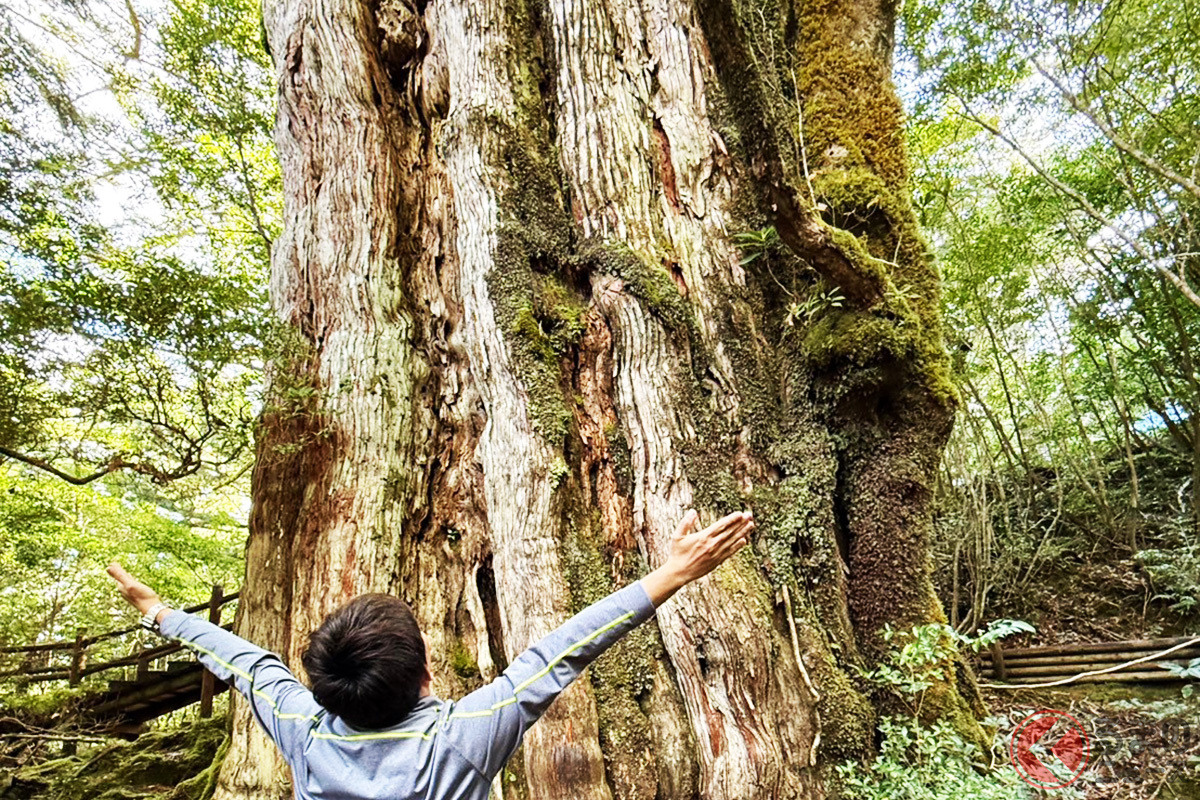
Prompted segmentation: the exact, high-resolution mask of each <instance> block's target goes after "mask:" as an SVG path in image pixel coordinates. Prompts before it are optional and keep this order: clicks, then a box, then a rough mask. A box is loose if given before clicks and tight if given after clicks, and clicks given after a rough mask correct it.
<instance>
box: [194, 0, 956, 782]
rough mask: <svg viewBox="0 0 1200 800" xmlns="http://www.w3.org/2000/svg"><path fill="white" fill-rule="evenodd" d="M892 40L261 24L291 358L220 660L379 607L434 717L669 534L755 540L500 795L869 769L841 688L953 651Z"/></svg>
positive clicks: (753, 15)
mask: <svg viewBox="0 0 1200 800" xmlns="http://www.w3.org/2000/svg"><path fill="white" fill-rule="evenodd" d="M889 15H890V11H888V10H886V9H885V8H884V6H882V5H880V4H878V3H872V2H869V1H868V0H862V2H853V3H835V2H832V0H769V1H768V2H767V3H765V4H755V5H753V7H751V6H743V5H742V0H694V2H693V0H641V1H640V2H634V0H270V1H269V2H267V3H266V5H265V8H264V21H265V24H266V28H267V33H268V40H269V44H270V49H271V52H272V53H273V54H275V56H274V57H275V61H276V70H277V77H278V81H279V100H280V108H279V116H278V123H277V130H276V138H277V142H278V146H279V154H280V161H281V165H282V168H283V175H284V188H285V210H284V218H285V219H284V223H285V225H284V234H283V235H282V237H281V238H280V240H279V241H278V242H277V243H276V247H275V251H274V254H273V263H272V278H271V287H270V289H271V298H272V303H273V304H274V307H275V309H276V311H277V314H278V316H279V320H280V323H281V327H282V328H283V330H284V333H283V335H282V336H281V342H282V344H281V348H280V355H279V358H278V359H277V363H276V365H275V367H274V368H273V370H272V373H271V379H270V383H271V386H270V397H271V398H272V399H271V401H270V403H269V405H268V409H267V411H266V412H264V415H263V418H262V421H261V425H262V431H261V436H260V438H259V454H258V462H257V464H256V469H255V474H254V499H255V510H254V514H253V516H252V522H251V538H250V543H249V547H248V558H247V579H246V588H245V589H244V595H243V597H244V601H243V605H242V615H241V618H240V622H239V625H240V630H241V631H242V632H243V633H245V634H247V635H249V636H250V637H251V638H254V639H256V640H257V641H260V642H262V643H264V644H265V645H267V646H269V647H274V648H276V649H278V650H280V651H281V652H283V653H284V654H285V656H286V657H287V658H289V660H290V661H291V662H292V663H293V664H298V661H299V659H298V656H299V653H300V652H301V650H302V649H303V646H304V642H305V639H306V636H307V633H308V632H309V631H310V630H312V629H313V628H314V627H315V626H316V624H317V623H318V622H319V621H320V619H321V618H322V617H323V616H324V615H325V614H326V613H327V612H329V611H330V610H332V609H333V608H334V607H336V606H337V605H339V604H340V603H341V602H343V601H345V600H346V599H349V598H350V597H351V596H353V595H355V594H358V593H361V592H364V591H371V590H382V591H392V592H395V593H398V594H400V595H402V596H404V597H405V598H406V599H408V600H409V602H410V603H412V605H413V607H414V608H415V610H416V613H417V616H418V619H419V621H420V623H421V625H422V628H423V629H424V630H425V631H426V633H427V635H428V636H429V638H430V640H431V643H432V644H433V659H434V665H435V672H436V674H437V678H436V681H435V686H434V690H435V692H437V693H439V694H444V695H450V696H454V695H457V694H459V693H462V692H464V691H467V690H469V689H470V688H473V687H475V686H477V685H479V684H480V683H481V682H483V681H486V680H490V679H491V678H493V677H495V675H496V674H497V673H498V672H499V671H500V670H502V669H503V668H504V666H505V664H507V662H508V661H509V660H510V659H512V658H513V657H514V656H516V655H517V654H518V653H519V652H520V651H521V650H523V649H524V648H525V647H527V646H528V645H529V644H532V643H533V642H534V641H535V640H536V639H538V638H539V637H541V636H542V635H544V634H545V633H547V632H549V631H550V630H552V629H553V628H554V627H556V626H557V625H558V624H559V623H560V622H562V621H563V620H564V619H565V618H566V617H567V616H568V615H569V614H571V613H572V612H573V611H574V610H576V609H578V608H580V607H582V606H583V605H586V604H587V603H589V602H591V601H593V600H595V599H598V598H599V597H600V596H602V595H604V594H606V593H607V592H608V591H611V590H612V589H613V588H616V587H617V586H619V585H621V584H623V583H625V582H627V581H630V580H634V579H636V578H637V577H639V576H640V575H642V574H643V573H644V572H645V571H646V570H647V569H648V568H650V567H653V566H655V565H657V564H658V563H660V562H661V561H662V560H663V559H664V558H665V557H666V556H667V549H668V547H669V537H670V532H671V531H672V530H673V528H674V525H675V523H676V522H677V521H678V519H679V518H680V516H681V515H682V514H683V513H684V511H685V510H686V509H687V508H689V507H692V506H695V507H697V508H699V509H700V511H701V514H702V516H704V517H706V518H712V517H716V516H717V515H719V514H722V513H724V512H727V511H730V510H733V509H735V508H739V507H751V508H753V509H754V511H755V515H756V518H757V519H758V522H759V526H758V533H757V537H756V540H755V542H754V547H753V548H747V549H746V550H743V551H742V552H741V553H740V554H739V555H738V557H737V558H735V559H733V560H732V561H731V562H730V563H729V564H727V565H725V566H723V567H722V568H721V569H719V570H718V571H717V572H715V573H714V574H713V575H711V576H709V577H708V578H706V579H704V580H703V581H701V582H699V583H698V584H695V585H693V586H690V587H687V588H686V589H685V590H683V591H682V592H680V593H679V594H678V595H677V596H676V598H675V599H673V600H672V601H671V602H670V603H668V604H667V605H666V606H664V607H663V608H662V609H661V610H660V612H659V614H658V617H657V622H656V624H649V625H646V626H644V627H643V629H641V630H639V631H637V632H636V633H635V634H633V635H631V636H630V637H628V638H627V640H626V641H625V642H623V643H622V644H621V645H619V646H618V647H616V648H614V650H613V651H612V652H611V653H610V654H608V655H606V656H605V657H604V658H603V659H601V661H600V662H598V663H597V664H596V665H595V666H594V667H593V668H592V670H591V671H590V680H587V681H579V682H577V683H576V685H574V686H573V687H572V688H571V689H570V690H568V691H567V692H566V693H565V694H564V695H563V696H562V697H561V698H560V699H559V700H558V701H557V702H556V703H555V705H554V706H553V708H552V709H551V711H550V712H549V713H548V714H547V715H546V717H545V718H544V719H543V720H542V721H541V722H540V723H539V724H538V725H537V726H535V727H534V728H533V729H532V730H531V732H530V734H529V735H528V737H527V739H526V743H525V746H524V748H523V750H522V755H521V756H520V757H518V758H517V759H514V763H512V764H510V767H509V769H507V770H506V771H505V772H504V773H503V774H502V775H501V776H500V777H499V778H498V779H497V781H496V783H495V785H494V787H493V790H494V795H495V796H496V797H500V798H543V797H544V798H560V797H572V798H596V800H608V798H619V799H620V800H625V799H626V798H629V799H630V800H632V799H633V798H637V799H638V800H642V799H644V800H675V799H678V800H684V799H685V798H693V797H697V796H699V797H703V798H712V799H713V800H734V799H735V798H736V799H737V800H741V799H743V798H813V799H815V798H821V797H823V796H824V795H825V788H824V780H825V778H826V777H827V774H828V770H829V768H830V767H832V766H833V765H834V764H836V763H838V762H840V761H842V760H845V759H852V758H861V757H863V756H865V755H868V754H869V753H870V751H871V747H872V740H873V735H874V725H875V709H874V708H873V707H872V706H871V704H870V702H869V701H868V700H867V698H866V697H865V696H864V695H862V694H860V693H859V691H858V690H857V689H856V687H855V682H854V680H852V679H851V677H850V675H851V674H853V671H852V669H851V667H853V666H860V665H862V664H864V663H867V662H868V661H869V659H871V658H873V657H876V656H877V655H878V653H879V646H880V642H879V639H878V635H877V634H878V628H879V626H880V625H882V624H883V623H884V622H892V623H894V624H900V623H902V624H904V625H909V624H915V623H918V622H922V621H929V620H934V619H939V618H940V611H939V609H938V608H937V607H936V602H935V600H934V597H933V594H932V591H931V589H930V586H929V581H928V577H927V575H926V572H925V570H926V566H925V562H926V555H927V554H926V550H925V548H926V547H927V544H926V529H927V527H928V524H929V513H930V512H929V506H928V491H927V486H928V480H929V476H930V475H931V474H932V472H931V471H932V469H933V468H934V466H935V465H936V463H937V457H938V454H939V453H940V450H941V447H942V445H943V442H944V440H945V435H946V432H947V431H948V425H949V421H950V410H951V408H952V399H951V394H952V393H950V392H943V391H942V388H943V383H941V382H940V381H941V377H942V374H943V372H944V361H945V359H944V353H943V352H942V350H941V342H940V332H939V327H938V325H939V321H938V319H937V313H936V309H937V303H936V293H937V282H936V275H935V273H934V272H933V270H932V268H931V267H930V265H929V263H928V259H927V257H926V256H925V254H924V250H923V245H922V244H921V243H920V239H919V236H917V235H916V229H915V221H914V219H913V216H912V213H911V207H910V206H909V205H908V200H907V186H906V184H905V181H906V175H907V172H906V167H905V166H904V154H903V150H902V148H901V145H900V142H901V137H900V128H899V125H900V116H899V106H898V103H897V101H896V99H895V95H894V92H893V90H892V88H891V86H890V83H889V82H888V70H887V68H886V61H887V59H888V58H889V57H890V30H891V19H890V16H889ZM801 118H802V119H804V120H805V129H804V131H803V135H804V137H805V141H806V142H807V143H808V144H809V146H810V147H811V148H812V149H811V150H810V151H809V152H810V156H809V158H808V159H802V158H798V157H797V155H798V154H799V153H800V146H799V137H800V134H801V131H800V130H799V127H798V122H799V120H800V119H801ZM858 119H861V120H862V121H863V124H862V125H861V126H859V127H858V128H855V127H853V126H850V127H846V126H845V125H843V124H842V123H844V122H846V121H847V120H850V121H851V122H853V121H854V120H858ZM804 164H809V165H810V166H811V167H812V170H813V172H812V173H811V174H810V173H807V172H804V171H803V170H804V169H807V167H806V166H803V165H804ZM800 187H803V191H801V188H800ZM817 209H823V210H822V211H821V212H820V213H818V210H817ZM768 224H773V225H774V226H775V227H776V228H777V229H778V230H779V232H780V234H781V236H782V238H783V240H784V242H785V243H786V244H787V245H788V246H789V248H790V251H791V252H786V251H784V252H778V251H776V250H770V249H768V250H766V251H764V252H762V253H759V254H758V256H756V258H754V259H753V260H747V261H743V258H744V255H745V254H743V253H741V252H739V251H738V250H737V249H736V248H735V247H734V246H733V244H731V236H732V234H736V233H746V232H749V231H754V230H757V229H761V228H764V227H765V226H766V225H768ZM831 290H836V291H839V292H841V293H843V294H844V296H845V297H846V298H847V299H848V300H849V301H850V302H849V303H848V304H846V305H847V307H846V308H844V309H843V308H841V306H840V305H837V306H831V307H828V308H824V307H821V306H820V303H819V302H815V301H814V298H816V300H819V298H820V297H822V296H824V294H823V293H827V292H829V291H831ZM801 306H803V307H806V308H813V309H815V310H813V311H811V312H807V313H806V314H804V315H802V316H799V317H798V316H797V313H796V311H795V308H797V307H801ZM847 560H848V563H847ZM962 674H963V675H964V676H965V677H964V678H963V680H962V686H961V689H962V691H964V692H965V693H966V695H967V696H968V697H969V698H972V699H973V695H972V692H973V684H972V683H971V679H970V676H969V674H967V673H966V672H965V671H963V672H962ZM937 694H938V698H937V702H936V703H932V704H931V705H932V706H933V707H934V710H933V712H932V713H934V714H943V715H946V716H949V717H950V718H951V719H952V720H953V721H954V722H955V723H956V724H957V725H958V726H959V727H960V729H962V730H964V731H966V732H967V733H968V734H970V732H971V730H972V729H974V730H976V731H977V730H978V729H977V728H973V726H974V721H973V719H972V718H971V717H970V713H969V711H968V710H967V708H966V703H965V701H964V700H963V696H962V695H961V694H960V693H959V687H954V686H946V687H941V688H940V690H939V692H938V693H937ZM234 728H235V731H234V734H235V735H234V739H233V744H232V747H231V750H230V753H229V756H228V757H227V759H226V761H225V764H224V766H223V768H222V771H221V775H220V780H219V786H218V793H219V795H220V798H221V800H226V798H233V797H236V798H247V797H254V798H264V799H265V798H275V797H279V798H282V797H283V796H284V795H285V794H286V793H287V790H286V773H285V772H284V771H283V770H282V766H281V765H280V764H279V763H278V762H277V761H276V760H275V759H273V758H272V757H271V756H270V755H269V749H268V745H267V744H266V742H265V740H264V739H263V738H262V737H261V736H259V735H258V734H257V733H256V732H254V730H253V727H252V722H251V720H250V719H249V717H248V715H247V714H246V713H245V712H244V710H239V711H238V712H236V714H235V723H234Z"/></svg>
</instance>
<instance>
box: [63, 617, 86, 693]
mask: <svg viewBox="0 0 1200 800" xmlns="http://www.w3.org/2000/svg"><path fill="white" fill-rule="evenodd" d="M86 635H87V628H79V629H78V630H76V631H75V645H74V646H73V647H72V648H71V667H70V669H68V670H67V683H68V684H69V685H71V686H78V685H79V679H80V676H79V673H80V672H81V671H82V670H83V656H84V647H83V637H84V636H86Z"/></svg>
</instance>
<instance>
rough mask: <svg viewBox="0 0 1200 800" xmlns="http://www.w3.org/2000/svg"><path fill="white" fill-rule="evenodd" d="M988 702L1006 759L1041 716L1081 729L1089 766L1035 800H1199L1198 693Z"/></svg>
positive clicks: (1040, 693)
mask: <svg viewBox="0 0 1200 800" xmlns="http://www.w3.org/2000/svg"><path fill="white" fill-rule="evenodd" d="M985 697H986V699H987V701H988V707H989V708H990V709H991V713H992V717H993V720H992V721H994V722H995V723H996V725H997V728H998V730H997V735H996V738H997V741H998V742H1000V743H1002V744H1003V749H1004V751H1005V753H1006V754H1009V753H1010V747H1009V745H1010V743H1011V742H1012V737H1013V732H1014V731H1015V730H1018V729H1019V728H1020V727H1021V724H1022V721H1023V720H1026V719H1027V718H1028V717H1029V716H1030V715H1031V714H1034V713H1035V712H1037V711H1039V710H1041V709H1051V710H1055V711H1060V712H1065V714H1068V715H1070V716H1071V717H1073V718H1074V719H1075V720H1078V722H1079V724H1080V726H1081V727H1082V728H1083V731H1084V735H1085V738H1086V750H1087V752H1088V758H1087V766H1086V767H1083V768H1078V767H1077V768H1076V769H1077V770H1078V777H1077V779H1076V780H1075V782H1074V783H1073V784H1072V785H1071V786H1070V788H1069V789H1054V790H1051V789H1040V790H1038V791H1037V792H1035V795H1036V796H1038V797H1064V798H1065V797H1074V798H1081V800H1200V691H1197V692H1196V693H1195V694H1193V695H1192V696H1191V697H1190V698H1184V697H1183V694H1182V692H1181V690H1180V688H1179V687H1178V686H1172V687H1143V686H1129V685H1126V684H1087V685H1076V686H1071V687H1062V688H1056V689H1036V690H1030V689H1023V690H1017V691H1008V690H1005V691H999V690H989V691H988V692H987V693H986V694H985ZM1049 738H1050V737H1048V739H1049ZM1045 758H1046V760H1047V762H1049V761H1051V760H1053V757H1052V756H1049V755H1048V754H1046V755H1045ZM1001 768H1004V769H1015V768H1017V767H1016V766H1002V767H1001ZM1071 774H1074V773H1071Z"/></svg>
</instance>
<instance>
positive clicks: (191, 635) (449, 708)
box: [161, 581, 654, 800]
mask: <svg viewBox="0 0 1200 800" xmlns="http://www.w3.org/2000/svg"><path fill="white" fill-rule="evenodd" d="M653 615H654V604H653V603H652V602H651V600H650V597H649V595H647V594H646V590H645V589H644V588H643V587H642V584H641V582H640V581H638V582H634V583H632V584H630V585H629V586H626V587H625V588H623V589H620V590H618V591H616V592H614V593H613V594H610V595H609V596H608V597H606V598H604V599H603V600H600V601H599V602H597V603H595V604H593V605H591V606H588V607H587V608H585V609H584V610H583V611H580V612H579V613H578V614H576V615H575V616H574V617H572V618H571V619H569V620H567V622H565V623H564V624H563V625H562V627H560V628H558V630H556V631H554V632H553V633H551V634H549V635H548V636H546V638H544V639H542V640H541V641H540V642H538V643H537V644H535V645H534V646H533V647H530V648H529V649H528V650H526V651H525V652H524V653H522V654H521V655H520V656H518V657H517V658H516V660H514V661H513V662H512V664H511V665H509V667H508V669H506V670H505V671H504V674H503V675H501V676H500V677H498V678H496V680H494V681H492V682H491V683H489V684H488V685H487V686H484V687H483V688H481V689H477V690H476V691H474V692H472V693H471V694H469V695H467V696H466V697H464V698H462V699H461V700H459V701H457V702H454V701H451V700H442V699H439V698H437V697H433V696H428V697H423V698H421V699H420V701H418V702H417V705H416V707H415V708H414V709H413V710H412V711H411V712H410V713H409V714H408V716H406V717H405V718H404V719H403V720H402V721H401V722H400V723H399V724H397V725H395V726H393V727H391V728H386V729H383V730H358V729H355V728H353V727H351V726H350V725H348V724H346V722H345V721H343V720H342V719H341V718H339V717H336V716H334V715H332V714H330V713H329V712H327V711H326V710H325V709H323V708H322V707H321V706H320V705H318V704H317V702H316V700H314V699H313V696H312V693H311V692H309V690H308V689H307V688H305V686H304V685H303V684H301V683H300V682H299V681H298V680H297V679H296V677H295V676H294V675H293V674H292V673H291V671H290V670H288V668H287V667H286V666H285V665H284V663H283V662H282V661H281V660H280V658H279V657H278V656H277V655H275V654H273V653H270V652H267V651H266V650H263V649H262V648H260V647H256V646H255V645H253V644H251V643H250V642H247V641H246V640H245V639H241V638H239V637H237V636H235V635H233V634H232V633H229V632H228V631H225V630H222V629H221V628H219V627H217V626H216V625H213V624H211V623H209V622H206V621H204V620H201V619H200V618H198V617H193V616H191V615H189V614H184V613H182V612H180V611H171V612H170V613H168V614H167V615H166V616H164V617H163V619H162V626H161V632H162V634H163V635H164V636H166V637H167V638H170V639H175V640H177V641H179V642H181V643H182V644H183V645H184V646H186V647H187V648H189V649H190V650H192V651H194V652H195V653H196V654H197V655H198V656H199V658H200V661H201V662H202V663H203V664H204V666H205V667H207V668H208V669H210V670H212V672H214V673H215V674H216V675H217V676H218V677H219V678H221V679H222V680H225V681H232V682H233V685H234V687H235V688H236V689H237V690H238V691H239V692H241V693H242V694H243V695H245V697H246V698H247V700H249V702H250V707H251V709H252V710H253V713H254V716H255V718H256V719H257V720H258V721H259V723H260V724H261V725H262V726H263V728H264V729H265V730H266V732H267V734H268V735H269V736H270V737H271V739H272V740H274V742H275V743H276V744H277V745H278V746H279V749H280V751H281V752H282V753H283V757H284V760H285V761H287V763H288V765H289V766H290V767H291V768H292V778H293V786H294V788H295V794H296V797H297V798H299V800H309V799H310V798H311V800H376V798H378V800H408V798H424V800H450V799H451V798H464V799H470V800H474V799H476V798H479V799H480V800H482V798H486V797H487V795H488V788H489V786H490V784H491V781H492V778H493V777H495V775H496V774H497V773H498V772H499V771H500V770H501V769H502V768H503V767H504V764H505V762H506V761H507V760H508V759H509V757H510V756H511V755H512V754H513V751H515V750H516V749H517V745H519V744H520V743H521V737H522V736H524V735H525V731H527V730H528V729H529V726H531V725H532V724H533V723H534V722H536V721H537V719H538V718H539V717H540V716H541V715H542V714H543V713H544V712H545V711H546V709H547V708H548V707H549V706H550V703H551V702H552V701H553V700H554V698H555V697H557V696H558V694H559V692H561V691H562V690H563V689H565V688H566V687H567V686H568V685H569V684H570V683H571V681H573V680H575V678H576V677H577V676H578V675H579V673H580V672H582V671H583V669H584V667H586V666H587V665H588V664H590V663H591V662H592V661H593V660H595V659H596V657H597V656H599V655H600V654H601V653H603V652H604V651H605V650H606V649H608V648H609V647H610V646H612V645H613V644H614V643H615V642H617V641H618V640H619V639H620V638H621V637H622V636H624V635H625V634H626V633H628V632H629V631H630V630H632V629H633V628H635V627H637V626H638V625H640V624H641V623H642V622H644V621H646V620H647V619H649V618H650V617H651V616H653Z"/></svg>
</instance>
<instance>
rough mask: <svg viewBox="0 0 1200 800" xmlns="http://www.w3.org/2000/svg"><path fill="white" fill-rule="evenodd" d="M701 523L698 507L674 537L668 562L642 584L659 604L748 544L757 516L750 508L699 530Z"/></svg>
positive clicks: (686, 517)
mask: <svg viewBox="0 0 1200 800" xmlns="http://www.w3.org/2000/svg"><path fill="white" fill-rule="evenodd" d="M698 522H699V516H698V515H697V514H696V512H695V511H694V510H692V511H689V512H687V514H685V515H684V517H683V520H681V521H680V523H679V525H678V527H676V528H675V534H674V535H673V536H672V537H671V554H670V555H669V556H668V557H667V561H666V563H665V564H663V565H662V566H661V567H659V568H658V569H656V570H654V571H653V572H651V573H650V574H649V575H647V576H646V577H644V578H642V586H643V587H644V588H645V589H646V593H647V594H648V595H650V599H651V600H652V601H653V602H654V605H655V607H657V606H659V605H662V603H663V602H665V601H666V599H667V598H668V597H670V596H671V595H673V594H674V593H675V592H676V590H678V589H679V588H680V587H682V586H684V585H686V584H688V583H691V582H692V581H694V580H696V579H697V578H700V577H703V576H704V575H707V574H708V573H710V572H712V571H713V570H714V569H716V568H717V567H718V566H719V565H720V564H721V562H723V561H725V560H726V559H727V558H729V557H730V556H731V555H733V554H734V553H736V552H737V551H738V550H741V549H742V548H743V547H745V546H746V544H747V543H748V542H749V541H750V533H751V531H753V530H754V515H753V513H751V512H749V511H739V512H735V513H733V514H729V515H727V516H724V517H722V518H721V519H719V520H717V521H716V522H714V523H713V524H712V525H709V526H708V527H707V528H704V529H703V530H699V531H698V530H696V525H697V523H698Z"/></svg>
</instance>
